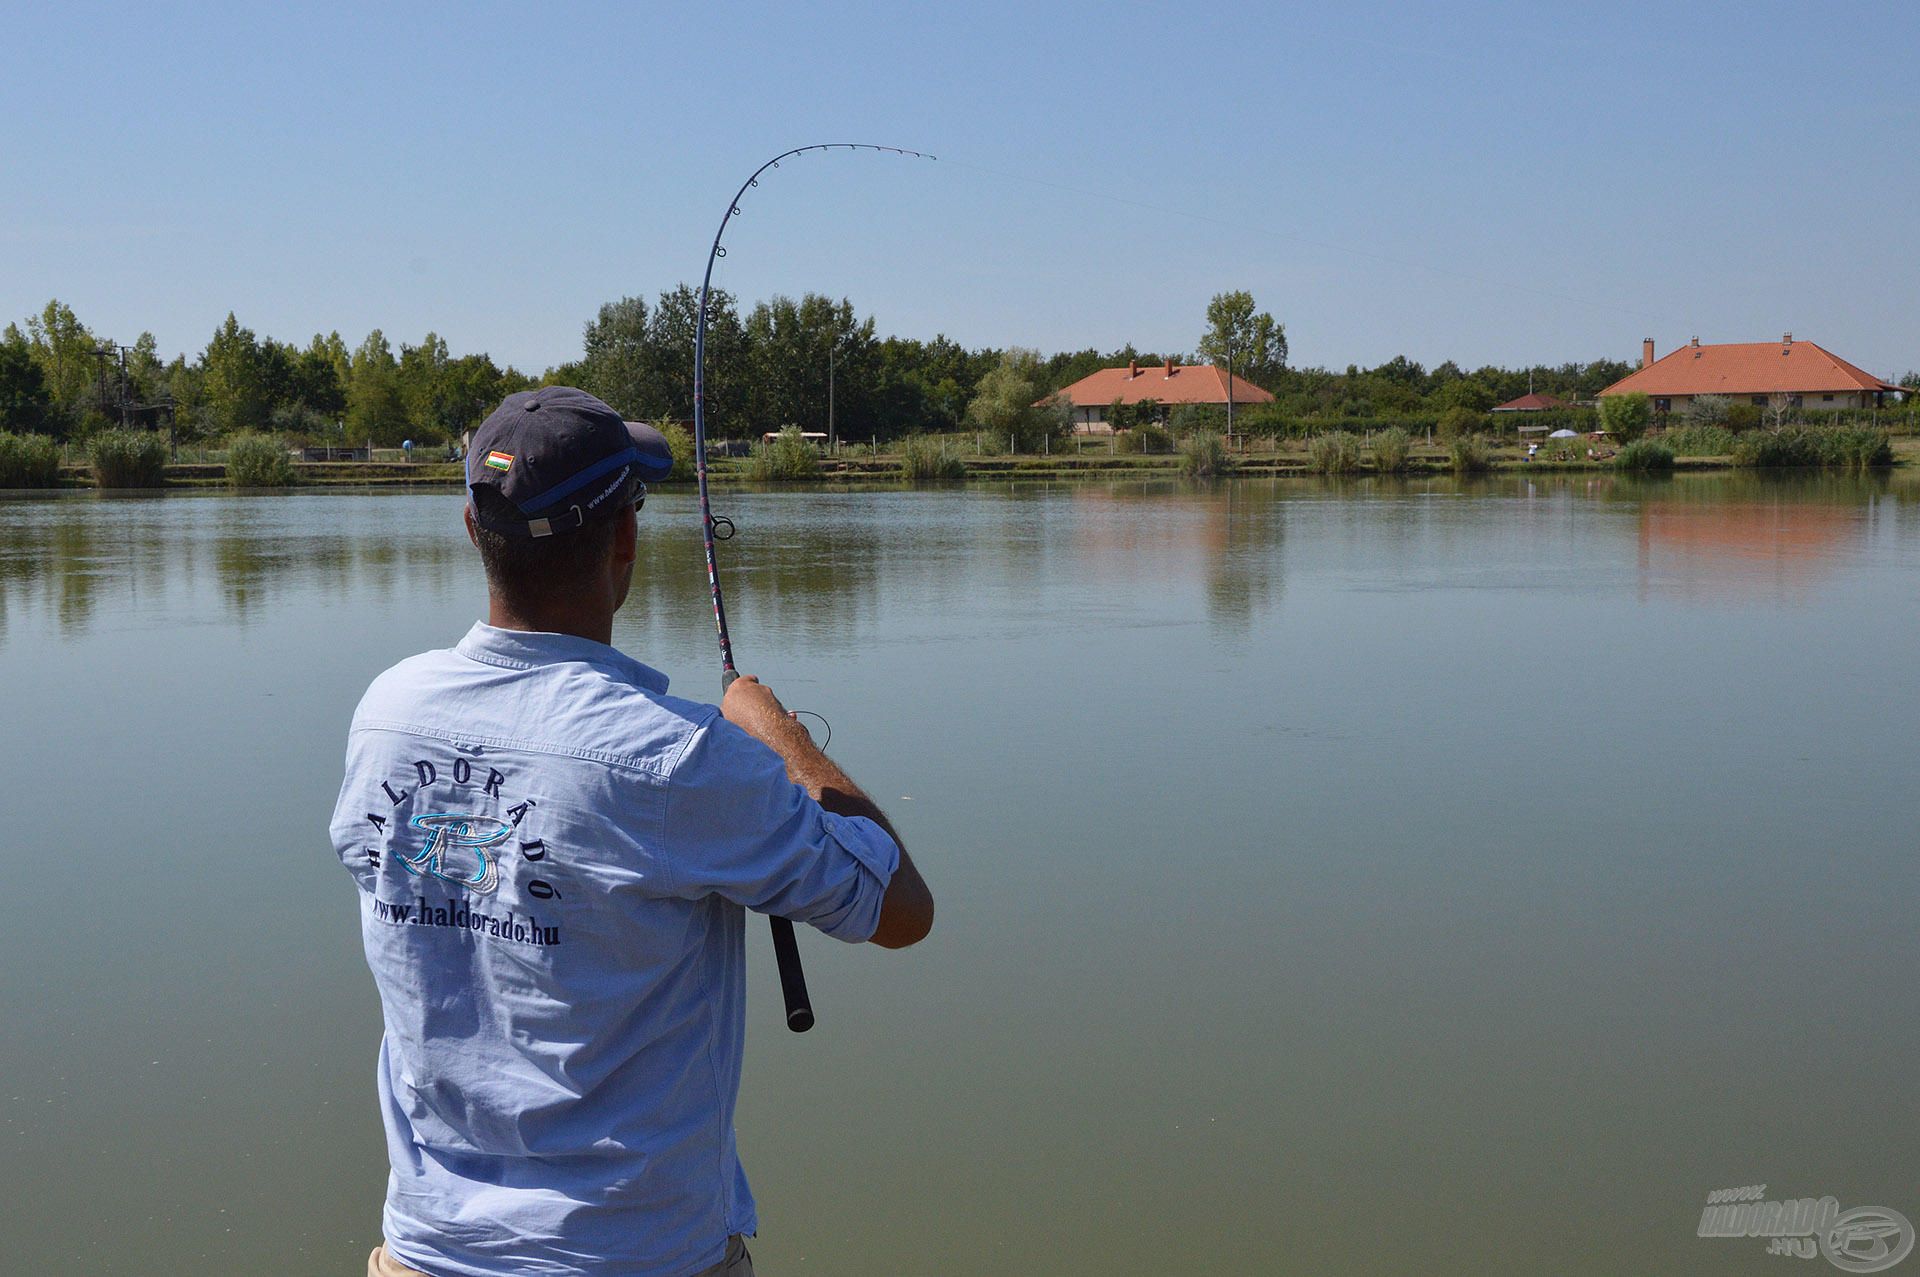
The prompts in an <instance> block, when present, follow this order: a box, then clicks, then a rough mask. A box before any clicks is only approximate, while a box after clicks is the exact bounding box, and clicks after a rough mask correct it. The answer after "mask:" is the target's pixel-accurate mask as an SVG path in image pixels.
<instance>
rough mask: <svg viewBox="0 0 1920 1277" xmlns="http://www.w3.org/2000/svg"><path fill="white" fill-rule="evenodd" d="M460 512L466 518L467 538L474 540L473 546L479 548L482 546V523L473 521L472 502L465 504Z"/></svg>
mask: <svg viewBox="0 0 1920 1277" xmlns="http://www.w3.org/2000/svg"><path fill="white" fill-rule="evenodd" d="M460 513H461V516H462V517H463V518H464V519H465V520H466V524H467V540H469V541H471V542H473V548H474V549H476V550H478V549H479V548H480V525H479V524H477V523H475V522H474V521H473V506H472V505H471V504H469V505H467V506H465V507H464V508H463V509H462V510H461V512H460Z"/></svg>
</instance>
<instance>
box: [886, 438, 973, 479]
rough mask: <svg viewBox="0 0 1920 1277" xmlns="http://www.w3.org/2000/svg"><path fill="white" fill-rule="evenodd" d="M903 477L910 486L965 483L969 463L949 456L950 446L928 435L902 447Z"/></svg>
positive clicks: (901, 474)
mask: <svg viewBox="0 0 1920 1277" xmlns="http://www.w3.org/2000/svg"><path fill="white" fill-rule="evenodd" d="M900 477H901V478H902V479H905V480H906V481H907V482H908V483H915V484H928V483H962V482H964V481H965V480H966V477H967V463H966V462H964V461H962V460H960V458H958V457H955V456H949V455H948V453H947V448H946V445H945V444H943V443H941V442H940V441H939V440H937V439H929V438H927V437H926V436H924V435H918V436H915V437H914V438H912V439H909V440H907V441H906V442H905V443H903V444H901V445H900Z"/></svg>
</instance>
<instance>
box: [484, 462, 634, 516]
mask: <svg viewBox="0 0 1920 1277" xmlns="http://www.w3.org/2000/svg"><path fill="white" fill-rule="evenodd" d="M645 457H646V454H645V453H643V452H641V451H640V450H639V449H638V448H628V449H626V450H625V451H624V452H616V453H614V454H613V455H612V456H611V457H608V458H606V459H605V460H603V461H597V462H595V463H594V464H593V465H590V466H588V467H587V468H586V469H585V470H582V471H581V472H580V473H579V474H576V475H575V476H573V478H571V479H568V480H567V481H566V482H564V483H560V484H556V485H555V486H553V487H551V488H548V489H547V490H546V491H545V492H542V493H541V494H540V495H539V496H536V497H529V498H527V499H526V500H525V501H521V502H517V503H516V504H518V505H519V507H520V508H521V509H522V510H544V509H546V508H547V507H548V506H550V505H552V504H553V503H554V502H556V501H558V500H559V499H560V498H562V497H564V496H567V495H569V494H571V493H573V492H574V491H576V490H577V489H579V488H582V487H584V486H586V485H587V484H589V483H592V482H593V481H594V480H595V479H598V478H599V477H600V476H601V475H603V474H610V473H612V472H613V471H614V470H616V469H618V468H619V467H621V466H624V465H626V464H627V463H628V462H630V461H641V460H644V459H645Z"/></svg>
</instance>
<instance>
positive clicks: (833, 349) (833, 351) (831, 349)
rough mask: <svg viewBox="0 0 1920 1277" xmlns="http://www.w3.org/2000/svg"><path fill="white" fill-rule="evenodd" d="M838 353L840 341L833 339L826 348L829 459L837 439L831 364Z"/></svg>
mask: <svg viewBox="0 0 1920 1277" xmlns="http://www.w3.org/2000/svg"><path fill="white" fill-rule="evenodd" d="M839 353H840V340H839V338H837V337H836V338H835V339H834V342H833V345H831V346H828V347H827V455H828V456H829V457H831V456H832V455H833V453H834V448H835V446H836V442H837V439H838V432H837V431H835V430H834V428H833V364H834V359H835V357H836V356H838V355H839Z"/></svg>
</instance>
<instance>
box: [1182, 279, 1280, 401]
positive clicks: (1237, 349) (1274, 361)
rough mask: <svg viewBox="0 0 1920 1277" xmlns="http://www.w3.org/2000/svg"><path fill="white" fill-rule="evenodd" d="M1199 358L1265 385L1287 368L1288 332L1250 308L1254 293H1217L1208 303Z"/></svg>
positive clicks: (1268, 317) (1263, 314) (1265, 315)
mask: <svg viewBox="0 0 1920 1277" xmlns="http://www.w3.org/2000/svg"><path fill="white" fill-rule="evenodd" d="M1199 350H1200V356H1201V358H1203V359H1205V360H1206V361H1207V362H1208V363H1211V364H1214V365H1215V366H1217V367H1221V368H1224V367H1226V366H1227V363H1228V358H1229V356H1231V358H1232V363H1233V371H1234V372H1235V374H1237V375H1238V376H1242V377H1245V378H1246V379H1247V380H1248V381H1251V382H1253V383H1254V384H1255V385H1257V386H1263V387H1264V386H1265V384H1266V383H1267V382H1268V381H1271V380H1272V379H1273V378H1274V376H1275V375H1277V374H1278V373H1279V372H1280V370H1281V369H1283V368H1285V367H1286V366H1287V330H1286V327H1285V325H1283V324H1278V323H1275V322H1274V319H1273V316H1272V315H1270V314H1268V313H1266V312H1265V311H1260V312H1258V313H1256V312H1255V311H1254V309H1253V294H1252V293H1249V292H1246V291H1244V290H1242V291H1236V292H1231V293H1216V294H1214V298H1213V300H1212V301H1210V302H1208V303H1207V331H1206V333H1205V334H1204V335H1203V336H1202V337H1201V338H1200V347H1199Z"/></svg>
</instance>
